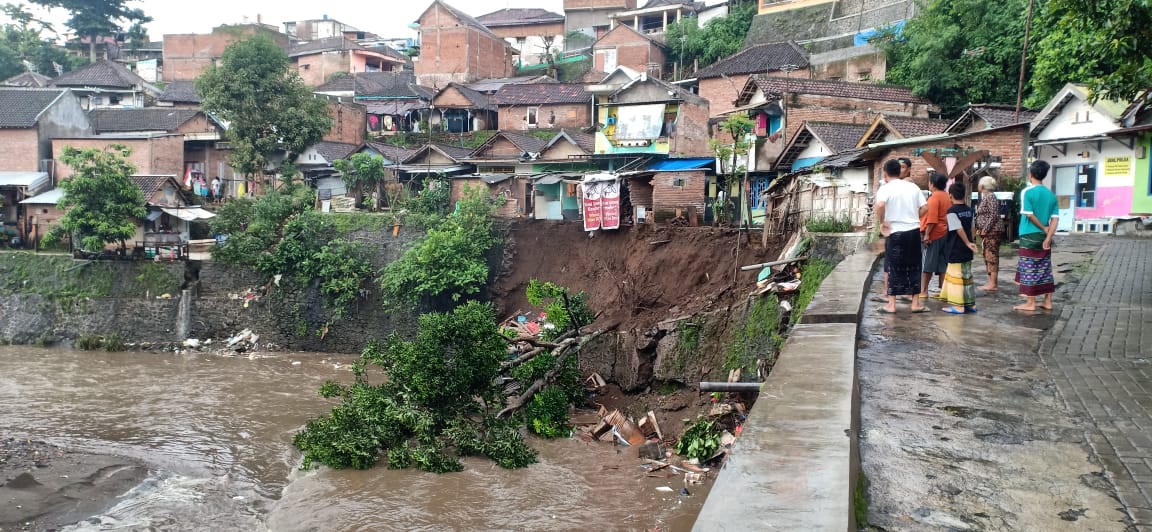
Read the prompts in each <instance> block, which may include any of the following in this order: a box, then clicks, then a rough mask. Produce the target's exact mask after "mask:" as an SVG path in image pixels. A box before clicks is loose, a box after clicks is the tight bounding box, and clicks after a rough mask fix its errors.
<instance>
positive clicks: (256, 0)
mask: <svg viewBox="0 0 1152 532" xmlns="http://www.w3.org/2000/svg"><path fill="white" fill-rule="evenodd" d="M16 1H19V0H16ZM448 3H449V5H451V6H453V7H455V8H457V9H460V10H461V11H464V12H465V13H468V14H469V15H472V16H480V15H483V14H485V13H491V12H493V11H496V10H498V9H504V8H506V7H539V8H544V9H547V10H549V11H552V12H554V13H560V14H563V13H564V2H563V0H455V1H452V0H449V2H448ZM430 4H431V0H376V1H374V2H367V1H364V0H322V1H316V2H301V1H287V0H195V1H190V2H176V1H173V0H137V1H134V2H129V6H130V7H139V8H141V9H143V10H144V12H145V13H147V14H148V15H149V16H151V17H152V19H153V20H152V22H151V23H149V24H148V35H149V37H151V38H152V40H159V39H160V38H161V37H162V36H163V35H164V34H166V33H208V32H209V31H211V29H212V28H213V27H215V26H219V25H220V24H226V23H227V24H235V23H239V22H243V21H244V18H245V17H248V20H249V21H250V22H255V21H256V16H257V15H260V17H261V20H262V21H263V22H265V23H267V24H275V25H277V26H280V27H281V29H283V23H284V22H287V21H293V20H308V19H316V18H322V17H323V16H324V15H328V17H329V18H333V19H336V20H339V21H340V22H343V23H345V24H348V25H350V26H353V27H355V28H356V29H359V30H363V31H369V32H372V33H376V34H377V35H380V36H381V37H413V36H415V34H414V33H413V31H412V30H410V29H408V24H410V23H412V22H414V21H415V20H416V19H417V18H418V17H419V16H420V14H421V13H423V12H424V10H425V9H427V8H428V6H429V5H430ZM5 18H6V17H4V16H3V15H0V19H5ZM67 18H68V16H67V13H66V12H64V11H63V10H59V9H58V10H54V12H52V13H51V14H50V15H49V17H48V20H49V21H50V22H52V23H54V24H56V25H57V28H56V30H57V31H61V32H62V31H64V30H65V29H66V28H64V25H63V21H64V20H66V19H67Z"/></svg>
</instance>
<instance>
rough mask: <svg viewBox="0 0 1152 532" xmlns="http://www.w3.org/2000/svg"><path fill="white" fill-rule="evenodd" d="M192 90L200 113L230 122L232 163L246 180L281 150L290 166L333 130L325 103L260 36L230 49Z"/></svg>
mask: <svg viewBox="0 0 1152 532" xmlns="http://www.w3.org/2000/svg"><path fill="white" fill-rule="evenodd" d="M196 88H197V90H198V91H199V93H200V95H201V97H202V99H203V102H202V105H203V107H204V110H205V111H207V112H210V113H213V114H214V115H215V116H216V117H218V118H220V119H221V120H224V121H227V122H228V123H229V126H228V129H227V132H226V134H227V137H228V140H229V141H230V142H231V144H232V155H231V158H230V162H231V164H232V166H233V167H234V168H236V169H237V170H239V171H240V172H242V173H244V174H247V175H253V174H257V173H261V172H264V171H265V170H266V169H267V168H268V166H269V163H270V162H271V161H272V156H273V155H274V154H276V153H278V152H281V151H284V152H287V158H286V160H288V161H291V160H292V159H293V158H294V156H296V155H299V154H300V153H301V152H303V151H304V149H306V148H307V147H308V146H311V145H312V144H315V143H317V142H319V141H320V140H321V139H323V138H324V134H325V133H326V132H327V131H328V129H329V128H331V127H332V119H331V117H329V115H328V109H327V101H326V100H324V99H321V98H317V97H315V96H313V94H312V91H311V90H309V89H308V87H307V86H306V85H304V83H303V81H301V80H300V76H299V74H297V73H296V71H295V70H294V69H293V68H292V63H291V61H289V59H288V55H287V54H286V53H284V51H283V50H281V49H280V48H279V47H278V46H276V44H275V43H274V42H272V40H271V39H269V38H268V37H267V36H264V35H257V36H254V37H250V38H248V39H245V40H242V41H237V42H235V43H232V44H231V45H229V46H228V47H227V48H226V49H225V50H224V53H223V55H222V56H221V58H220V61H219V63H218V64H216V65H213V66H211V67H209V68H208V70H206V71H205V72H204V74H202V75H201V76H200V78H198V79H197V80H196Z"/></svg>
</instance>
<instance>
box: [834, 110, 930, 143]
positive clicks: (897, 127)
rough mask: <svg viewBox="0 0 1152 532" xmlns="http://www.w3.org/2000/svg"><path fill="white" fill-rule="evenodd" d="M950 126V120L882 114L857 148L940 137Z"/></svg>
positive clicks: (869, 127)
mask: <svg viewBox="0 0 1152 532" xmlns="http://www.w3.org/2000/svg"><path fill="white" fill-rule="evenodd" d="M950 125H952V122H949V121H948V120H938V119H934V118H910V117H907V116H895V115H893V116H888V115H885V114H881V115H880V116H878V117H876V120H874V121H873V122H872V125H871V126H868V131H867V132H865V133H864V136H863V137H861V138H860V141H859V142H858V143H857V147H864V146H867V145H869V144H875V143H877V142H886V141H890V140H899V139H907V138H913V137H925V136H928V135H939V134H942V133H944V132H945V131H947V130H948V129H949V126H950Z"/></svg>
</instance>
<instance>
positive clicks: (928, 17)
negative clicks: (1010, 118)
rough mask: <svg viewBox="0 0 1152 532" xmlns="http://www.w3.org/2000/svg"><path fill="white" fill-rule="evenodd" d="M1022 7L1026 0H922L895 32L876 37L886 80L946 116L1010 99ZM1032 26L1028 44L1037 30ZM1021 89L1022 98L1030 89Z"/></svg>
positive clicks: (1016, 76) (1015, 80) (1012, 100)
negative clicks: (884, 55) (914, 13)
mask: <svg viewBox="0 0 1152 532" xmlns="http://www.w3.org/2000/svg"><path fill="white" fill-rule="evenodd" d="M1037 5H1039V4H1037ZM1027 10H1028V0H937V1H934V2H928V3H927V5H926V6H925V7H924V10H923V11H921V12H920V14H919V15H918V16H917V17H916V18H914V19H912V20H909V21H908V23H907V24H906V25H905V26H904V30H903V32H902V34H901V35H899V36H896V35H894V34H891V33H889V34H887V36H886V37H887V39H885V37H881V39H882V40H884V41H885V42H884V43H883V44H884V46H885V47H886V49H887V52H888V74H887V81H889V82H891V83H896V84H900V85H905V86H908V87H909V88H911V89H912V92H913V93H915V94H916V95H917V96H923V97H925V98H928V99H929V100H931V101H932V102H933V103H936V104H937V105H939V106H940V110H941V111H942V112H943V113H944V114H945V115H946V116H953V115H956V114H958V113H959V112H960V111H962V110H963V109H964V108H965V107H966V106H967V105H968V104H969V103H1015V102H1016V87H1017V85H1018V82H1019V76H1020V52H1021V49H1022V48H1023V46H1024V23H1025V13H1026V12H1027ZM1040 29H1041V30H1042V28H1040ZM1036 30H1037V28H1033V33H1032V37H1031V38H1032V42H1033V43H1035V42H1036V40H1037V38H1038V37H1042V35H1043V31H1036ZM882 35H883V34H882ZM1024 90H1025V94H1024V96H1025V97H1028V96H1029V95H1030V94H1031V92H1032V91H1031V87H1030V86H1028V85H1025V87H1024Z"/></svg>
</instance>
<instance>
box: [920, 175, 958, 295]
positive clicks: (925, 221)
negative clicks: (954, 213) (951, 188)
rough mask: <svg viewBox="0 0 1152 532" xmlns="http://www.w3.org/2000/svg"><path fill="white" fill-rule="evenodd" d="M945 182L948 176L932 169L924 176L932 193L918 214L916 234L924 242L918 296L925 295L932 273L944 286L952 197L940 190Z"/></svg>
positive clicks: (939, 284)
mask: <svg viewBox="0 0 1152 532" xmlns="http://www.w3.org/2000/svg"><path fill="white" fill-rule="evenodd" d="M947 182H948V177H947V176H945V175H944V174H939V173H935V172H933V173H931V174H929V175H928V190H930V191H931V192H932V195H931V196H929V197H928V209H927V211H925V212H924V213H923V214H922V215H921V216H920V233H921V238H922V239H923V242H924V258H923V267H924V270H923V275H922V276H921V280H920V297H921V298H927V297H928V283H930V282H931V281H932V275H934V274H935V275H936V276H937V277H938V278H939V281H938V286H939V287H940V288H943V287H944V271H945V270H947V269H948V259H947V257H945V250H944V237H945V236H947V235H948V208H949V207H951V206H952V200H951V198H949V197H948V193H947V192H945V190H944V188H945V184H946V183H947Z"/></svg>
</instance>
